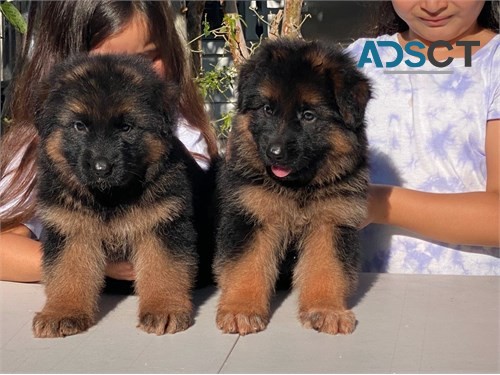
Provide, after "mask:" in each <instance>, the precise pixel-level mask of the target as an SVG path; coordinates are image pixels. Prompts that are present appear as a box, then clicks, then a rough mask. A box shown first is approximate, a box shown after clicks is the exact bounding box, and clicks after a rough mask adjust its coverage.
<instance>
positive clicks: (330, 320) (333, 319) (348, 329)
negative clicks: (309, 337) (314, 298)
mask: <svg viewBox="0 0 500 375" xmlns="http://www.w3.org/2000/svg"><path fill="white" fill-rule="evenodd" d="M299 318H300V321H301V323H302V325H303V326H304V327H305V328H312V329H315V330H316V331H318V332H324V333H329V334H331V335H336V334H338V333H341V334H349V333H352V332H353V331H354V328H355V327H356V317H355V315H354V313H353V312H352V311H350V310H334V309H328V308H311V309H307V310H302V311H300V313H299Z"/></svg>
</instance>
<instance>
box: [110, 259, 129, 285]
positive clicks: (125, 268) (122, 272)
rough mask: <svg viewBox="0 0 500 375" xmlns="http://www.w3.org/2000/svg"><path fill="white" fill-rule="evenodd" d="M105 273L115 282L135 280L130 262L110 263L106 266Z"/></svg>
mask: <svg viewBox="0 0 500 375" xmlns="http://www.w3.org/2000/svg"><path fill="white" fill-rule="evenodd" d="M105 273H106V276H108V277H111V278H113V279H116V280H130V281H132V280H135V272H134V267H133V266H132V263H130V262H116V263H111V262H110V263H108V264H107V265H106V270H105Z"/></svg>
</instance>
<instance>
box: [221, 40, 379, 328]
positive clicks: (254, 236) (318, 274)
mask: <svg viewBox="0 0 500 375" xmlns="http://www.w3.org/2000/svg"><path fill="white" fill-rule="evenodd" d="M370 95H371V89H370V85H369V82H368V80H367V78H365V76H363V75H362V74H361V73H360V72H359V71H358V70H357V69H356V68H355V64H354V62H353V61H351V60H350V58H349V57H348V56H346V55H345V54H343V53H342V52H340V51H338V50H337V49H336V48H333V47H330V46H326V45H323V44H321V43H319V42H306V41H300V40H296V41H292V40H278V41H272V42H268V43H267V44H265V45H262V46H261V47H259V49H258V50H257V52H256V54H255V55H254V56H253V57H251V58H250V59H249V61H248V62H246V63H245V64H244V66H243V67H242V68H241V71H240V74H239V82H238V101H237V114H236V117H235V120H234V123H233V128H232V132H231V134H230V137H229V140H228V146H227V154H226V161H225V164H224V165H223V166H222V167H221V170H220V174H219V175H218V180H217V181H218V189H219V192H218V196H219V199H220V202H221V203H220V222H219V225H218V233H217V250H216V256H215V263H214V271H215V274H216V278H217V282H218V285H219V287H220V289H221V296H220V301H219V305H218V310H217V316H216V321H217V326H218V327H219V328H220V329H221V330H222V331H224V332H228V333H239V334H242V335H244V334H248V333H253V332H258V331H261V330H263V329H265V328H266V326H267V324H268V321H269V315H270V311H269V306H270V296H271V293H272V292H273V288H274V286H275V282H276V279H277V276H278V274H279V272H278V270H279V264H280V262H282V261H283V259H284V258H285V256H286V254H287V251H289V249H290V248H295V249H296V250H297V256H298V260H297V263H296V265H295V266H294V269H293V285H294V287H297V288H298V290H299V318H300V321H301V322H302V324H303V325H304V326H305V327H307V328H313V329H316V330H318V331H320V332H326V333H330V334H337V333H344V334H347V333H351V332H352V331H353V330H354V328H355V324H356V319H355V316H354V314H353V313H352V312H351V311H349V310H348V307H347V302H346V299H347V297H348V295H349V293H350V292H351V291H352V290H353V288H354V287H355V282H356V280H357V270H358V247H359V245H358V234H357V228H358V225H359V224H360V223H361V222H362V221H363V219H364V218H365V215H366V199H367V186H368V168H367V164H368V163H367V140H366V135H365V124H364V112H365V107H366V104H367V102H368V100H369V98H370Z"/></svg>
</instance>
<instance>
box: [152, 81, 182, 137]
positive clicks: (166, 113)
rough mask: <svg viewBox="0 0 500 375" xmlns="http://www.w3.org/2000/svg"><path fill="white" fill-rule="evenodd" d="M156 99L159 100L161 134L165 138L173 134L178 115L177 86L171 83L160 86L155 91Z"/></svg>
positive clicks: (178, 95) (178, 96) (178, 99)
mask: <svg viewBox="0 0 500 375" xmlns="http://www.w3.org/2000/svg"><path fill="white" fill-rule="evenodd" d="M157 97H158V98H160V100H161V103H160V106H161V108H162V115H163V126H162V127H161V133H162V134H164V135H167V136H170V135H171V134H173V132H174V129H175V127H176V126H177V122H178V119H179V113H180V90H179V85H177V84H175V83H173V82H167V83H165V84H162V85H161V87H159V88H158V90H157Z"/></svg>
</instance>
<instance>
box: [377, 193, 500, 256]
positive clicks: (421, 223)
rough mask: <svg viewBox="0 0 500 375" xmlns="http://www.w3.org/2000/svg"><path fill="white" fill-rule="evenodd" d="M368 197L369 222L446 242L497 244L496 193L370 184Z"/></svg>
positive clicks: (499, 228) (499, 207)
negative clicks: (438, 192) (429, 189)
mask: <svg viewBox="0 0 500 375" xmlns="http://www.w3.org/2000/svg"><path fill="white" fill-rule="evenodd" d="M370 196H371V199H370V210H371V211H372V212H371V213H370V216H371V217H372V219H373V222H376V223H379V224H390V225H395V226H399V227H401V228H405V229H408V230H410V231H413V232H415V233H418V234H420V235H423V236H425V237H428V238H430V239H433V240H437V241H443V242H447V243H455V244H463V245H481V246H499V242H500V240H499V232H500V224H499V211H500V200H499V194H498V193H496V192H470V193H457V194H435V193H426V192H420V191H415V190H409V189H403V188H400V187H392V186H385V185H372V186H371V191H370Z"/></svg>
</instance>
